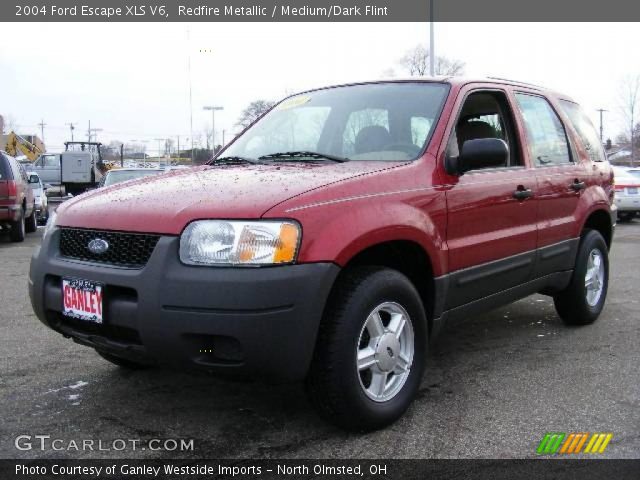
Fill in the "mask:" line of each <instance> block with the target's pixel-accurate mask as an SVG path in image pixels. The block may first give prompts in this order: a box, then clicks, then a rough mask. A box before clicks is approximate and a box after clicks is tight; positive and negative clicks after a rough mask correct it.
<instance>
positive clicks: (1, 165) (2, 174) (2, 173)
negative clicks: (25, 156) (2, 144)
mask: <svg viewBox="0 0 640 480" xmlns="http://www.w3.org/2000/svg"><path fill="white" fill-rule="evenodd" d="M0 180H13V175H12V173H11V165H10V164H9V159H8V158H7V157H6V156H5V155H4V154H2V153H0Z"/></svg>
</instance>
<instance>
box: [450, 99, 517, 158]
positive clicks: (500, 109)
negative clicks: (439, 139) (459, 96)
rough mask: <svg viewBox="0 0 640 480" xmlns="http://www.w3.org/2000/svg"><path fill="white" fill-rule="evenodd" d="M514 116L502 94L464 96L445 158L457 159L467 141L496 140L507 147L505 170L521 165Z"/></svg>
mask: <svg viewBox="0 0 640 480" xmlns="http://www.w3.org/2000/svg"><path fill="white" fill-rule="evenodd" d="M512 119H513V116H512V115H511V111H510V109H509V104H508V102H507V98H506V96H505V94H504V93H503V92H494V91H491V92H475V93H472V94H471V95H469V96H468V97H467V99H466V100H465V102H464V105H463V107H462V110H461V111H460V115H459V117H458V121H457V122H456V126H455V129H454V131H453V132H452V133H451V137H450V139H449V143H448V144H447V155H448V156H451V157H457V156H458V155H459V154H460V151H461V150H462V145H463V144H464V142H466V141H468V140H475V139H479V138H499V139H501V140H504V141H505V143H506V144H507V145H508V147H509V158H508V159H507V163H506V165H505V167H516V166H521V165H522V163H521V161H520V158H519V156H518V148H517V145H516V140H515V135H514V131H513V120H512Z"/></svg>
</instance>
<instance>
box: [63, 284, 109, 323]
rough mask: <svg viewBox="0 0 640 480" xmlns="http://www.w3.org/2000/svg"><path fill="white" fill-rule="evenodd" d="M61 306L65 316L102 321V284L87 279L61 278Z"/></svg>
mask: <svg viewBox="0 0 640 480" xmlns="http://www.w3.org/2000/svg"><path fill="white" fill-rule="evenodd" d="M62 308H63V310H62V313H63V314H64V315H66V316H67V317H72V318H77V319H79V320H87V321H89V322H95V323H102V285H101V284H100V283H96V282H91V281H89V280H80V279H72V278H63V279H62Z"/></svg>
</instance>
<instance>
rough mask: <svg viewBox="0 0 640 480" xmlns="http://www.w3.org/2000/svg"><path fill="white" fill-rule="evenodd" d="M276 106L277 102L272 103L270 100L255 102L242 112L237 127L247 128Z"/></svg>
mask: <svg viewBox="0 0 640 480" xmlns="http://www.w3.org/2000/svg"><path fill="white" fill-rule="evenodd" d="M274 105H275V102H270V101H269V100H254V101H253V102H251V103H250V104H249V105H248V106H247V108H245V109H244V110H243V111H242V113H241V114H240V118H239V119H238V122H237V123H236V125H239V126H241V127H242V128H247V127H248V126H249V125H251V124H252V123H253V122H254V121H255V120H256V119H257V118H258V117H260V116H261V115H262V114H263V113H265V112H266V111H267V110H269V109H270V108H271V107H273V106H274Z"/></svg>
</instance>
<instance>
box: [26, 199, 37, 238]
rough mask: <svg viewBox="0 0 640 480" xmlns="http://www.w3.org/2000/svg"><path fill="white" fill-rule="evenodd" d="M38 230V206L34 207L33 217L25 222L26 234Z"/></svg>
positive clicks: (29, 217)
mask: <svg viewBox="0 0 640 480" xmlns="http://www.w3.org/2000/svg"><path fill="white" fill-rule="evenodd" d="M36 230H38V219H37V218H36V206H35V205H34V206H33V210H31V215H29V216H28V217H27V219H26V220H25V232H26V233H33V232H35V231H36Z"/></svg>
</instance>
